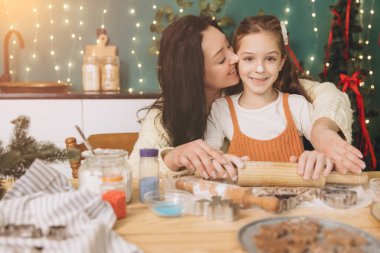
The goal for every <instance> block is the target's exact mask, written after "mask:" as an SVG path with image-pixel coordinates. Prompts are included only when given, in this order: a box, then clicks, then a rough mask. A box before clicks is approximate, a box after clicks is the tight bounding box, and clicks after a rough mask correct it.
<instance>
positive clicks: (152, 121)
mask: <svg viewBox="0 0 380 253" xmlns="http://www.w3.org/2000/svg"><path fill="white" fill-rule="evenodd" d="M168 146H169V141H168V138H167V135H166V133H165V131H164V128H163V126H162V124H161V112H160V111H159V110H158V109H151V110H149V111H148V113H147V115H146V116H145V118H144V119H143V123H142V128H141V130H140V133H139V138H138V139H137V141H136V143H135V145H134V147H133V150H132V152H131V154H130V156H129V159H128V162H129V164H130V165H131V167H132V169H133V175H134V176H138V171H139V162H140V149H141V148H156V149H158V150H161V149H163V148H167V147H168ZM158 160H159V164H160V172H161V174H167V173H169V169H168V168H167V167H166V166H165V164H164V163H163V161H162V159H161V157H159V159H158Z"/></svg>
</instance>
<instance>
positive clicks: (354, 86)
mask: <svg viewBox="0 0 380 253" xmlns="http://www.w3.org/2000/svg"><path fill="white" fill-rule="evenodd" d="M359 75H360V72H359V71H356V72H355V73H354V74H353V75H352V76H347V75H345V74H340V81H339V84H342V85H343V87H342V91H343V92H346V90H347V89H348V88H349V89H351V90H352V91H353V92H354V93H355V94H356V104H357V107H358V112H359V124H360V128H361V132H362V136H361V143H360V147H361V149H362V151H363V154H364V155H367V154H368V151H369V152H370V154H371V159H372V168H374V169H375V168H376V156H375V152H374V150H373V147H372V143H371V138H370V137H369V133H368V130H367V126H366V124H365V114H364V100H363V96H362V94H360V91H359V85H360V83H361V82H362V80H360V78H359ZM339 84H338V85H339Z"/></svg>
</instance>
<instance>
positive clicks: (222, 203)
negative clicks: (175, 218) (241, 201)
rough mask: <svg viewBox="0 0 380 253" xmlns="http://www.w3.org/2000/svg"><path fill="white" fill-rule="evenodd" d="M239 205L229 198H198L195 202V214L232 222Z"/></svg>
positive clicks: (236, 215) (208, 218)
mask: <svg viewBox="0 0 380 253" xmlns="http://www.w3.org/2000/svg"><path fill="white" fill-rule="evenodd" d="M239 210H240V206H239V205H238V204H234V203H233V202H232V201H231V200H229V199H223V200H222V198H221V197H220V196H213V197H212V198H211V200H207V199H200V200H197V201H196V202H195V212H194V215H196V216H205V217H207V220H210V221H211V220H223V221H227V222H232V221H234V220H235V219H237V218H238V216H239Z"/></svg>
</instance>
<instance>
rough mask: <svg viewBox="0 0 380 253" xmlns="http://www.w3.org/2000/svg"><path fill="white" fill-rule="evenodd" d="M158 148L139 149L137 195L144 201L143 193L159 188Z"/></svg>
mask: <svg viewBox="0 0 380 253" xmlns="http://www.w3.org/2000/svg"><path fill="white" fill-rule="evenodd" d="M157 155H158V150H157V149H154V148H143V149H140V163H139V197H140V202H144V195H145V193H147V192H150V191H156V190H158V189H159V166H158V159H157Z"/></svg>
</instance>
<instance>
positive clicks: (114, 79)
mask: <svg viewBox="0 0 380 253" xmlns="http://www.w3.org/2000/svg"><path fill="white" fill-rule="evenodd" d="M101 80H102V81H101V87H102V90H103V91H119V90H120V60H119V57H118V56H104V57H102V59H101Z"/></svg>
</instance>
